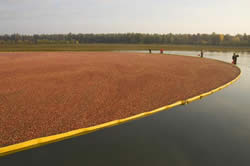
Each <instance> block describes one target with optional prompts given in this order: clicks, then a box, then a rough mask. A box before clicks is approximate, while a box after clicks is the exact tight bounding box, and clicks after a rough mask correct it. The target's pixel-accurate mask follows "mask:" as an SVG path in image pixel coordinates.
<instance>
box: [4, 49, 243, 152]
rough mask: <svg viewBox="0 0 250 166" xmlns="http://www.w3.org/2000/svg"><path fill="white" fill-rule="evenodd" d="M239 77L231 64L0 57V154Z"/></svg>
mask: <svg viewBox="0 0 250 166" xmlns="http://www.w3.org/2000/svg"><path fill="white" fill-rule="evenodd" d="M239 74H240V70H239V69H238V68H237V67H235V66H234V65H231V64H228V63H224V62H220V61H216V60H211V59H205V58H204V59H203V58H197V57H184V56H174V55H160V54H140V53H116V52H37V53H34V52H29V53H27V52H22V53H18V52H17V53H11V52H10V53H0V78H1V79H0V133H1V134H0V147H5V146H8V145H12V144H16V143H20V142H24V141H28V140H31V139H34V138H39V137H45V136H50V135H55V134H59V133H64V132H67V131H71V130H75V129H79V128H85V127H90V126H95V125H98V124H102V123H105V122H109V121H112V120H116V119H121V118H126V117H130V116H133V115H136V114H139V113H142V112H147V111H151V110H153V109H156V108H159V107H162V106H164V105H168V104H171V103H174V102H176V101H179V100H184V99H187V98H190V97H193V96H196V95H199V94H202V93H205V92H208V91H210V90H213V89H215V88H217V87H219V86H221V85H223V84H226V83H228V82H230V81H231V80H233V79H235V78H236V77H237V76H238V75H239Z"/></svg>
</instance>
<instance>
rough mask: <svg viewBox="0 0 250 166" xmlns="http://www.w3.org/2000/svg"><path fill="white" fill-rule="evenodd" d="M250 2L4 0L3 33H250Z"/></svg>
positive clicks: (0, 30)
mask: <svg viewBox="0 0 250 166" xmlns="http://www.w3.org/2000/svg"><path fill="white" fill-rule="evenodd" d="M249 8H250V0H0V34H11V33H21V34H43V33H46V34H51V33H69V32H71V33H126V32H139V33H212V32H216V33H224V34H225V33H229V34H237V33H247V34H250V9H249Z"/></svg>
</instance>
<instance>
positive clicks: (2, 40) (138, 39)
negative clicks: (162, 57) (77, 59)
mask: <svg viewBox="0 0 250 166" xmlns="http://www.w3.org/2000/svg"><path fill="white" fill-rule="evenodd" d="M91 43H113V44H114V43H117V44H177V45H178V44H179V45H215V46H250V35H247V34H237V35H229V34H216V33H212V34H199V33H198V34H172V33H169V34H143V33H110V34H72V33H68V34H40V35H38V34H34V35H22V34H11V35H8V34H6V35H0V44H91Z"/></svg>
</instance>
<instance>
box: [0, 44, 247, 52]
mask: <svg viewBox="0 0 250 166" xmlns="http://www.w3.org/2000/svg"><path fill="white" fill-rule="evenodd" d="M149 48H151V49H152V50H159V49H161V48H163V49H164V50H179V51H180V50H183V51H198V50H201V49H203V50H205V51H236V52H250V47H222V46H200V45H160V44H0V52H12V51H13V52H17V51H119V50H148V49H149Z"/></svg>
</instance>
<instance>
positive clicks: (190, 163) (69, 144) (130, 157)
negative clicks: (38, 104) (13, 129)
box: [0, 51, 250, 166]
mask: <svg viewBox="0 0 250 166" xmlns="http://www.w3.org/2000/svg"><path fill="white" fill-rule="evenodd" d="M167 53H171V54H179V55H192V56H197V55H198V54H199V52H180V51H169V52H167ZM163 56H164V55H163ZM205 57H206V58H214V59H219V60H223V61H226V62H230V63H231V61H232V59H231V57H232V53H230V52H229V53H222V52H206V53H205ZM238 66H239V67H240V68H241V70H242V76H241V79H240V80H239V81H237V82H236V83H234V84H233V85H231V86H229V87H228V88H226V89H224V90H222V91H219V92H217V93H215V94H213V95H211V96H209V97H206V98H205V99H202V100H198V101H196V102H194V103H191V104H189V105H185V106H179V107H176V108H173V109H171V110H170V111H165V112H161V113H158V114H155V115H152V116H149V117H146V118H143V119H139V120H135V121H132V122H129V123H126V124H123V125H120V126H115V127H112V128H107V129H104V130H100V131H98V132H94V133H91V134H88V135H84V136H80V137H77V138H73V139H69V140H65V141H61V142H57V143H54V144H50V145H47V146H43V147H40V148H36V149H31V150H27V151H23V152H19V153H16V154H13V155H9V156H6V157H4V158H0V165H1V166H9V165H10V166H12V165H18V166H21V165H25V166H27V165H36V166H40V165H41V166H44V165H53V166H55V165H60V166H64V165H65V166H66V165H70V166H75V165H76V166H78V165H91V166H93V165H94V166H95V165H109V166H113V165H114V166H118V165H119V166H120V165H121V166H123V165H124V166H127V165H135V166H140V165H143V166H152V165H155V166H159V165H160V166H161V165H164V166H165V165H171V166H204V165H205V166H206V165H207V166H217V165H218V166H222V165H226V166H231V165H232V166H248V165H250V157H249V155H250V109H249V107H250V100H249V98H250V86H249V82H250V77H249V74H250V55H248V54H247V53H246V54H243V53H241V54H240V58H239V59H238Z"/></svg>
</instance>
